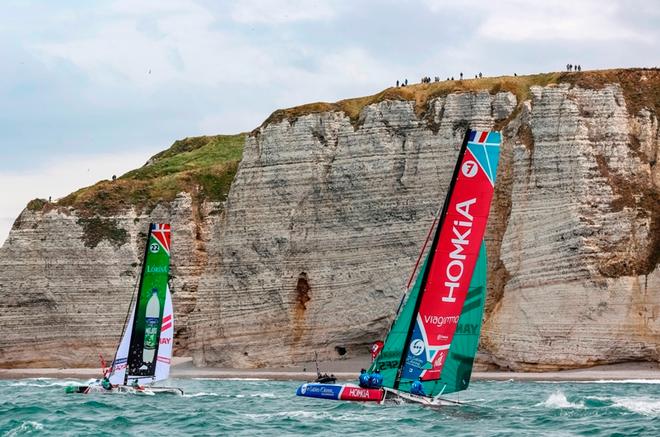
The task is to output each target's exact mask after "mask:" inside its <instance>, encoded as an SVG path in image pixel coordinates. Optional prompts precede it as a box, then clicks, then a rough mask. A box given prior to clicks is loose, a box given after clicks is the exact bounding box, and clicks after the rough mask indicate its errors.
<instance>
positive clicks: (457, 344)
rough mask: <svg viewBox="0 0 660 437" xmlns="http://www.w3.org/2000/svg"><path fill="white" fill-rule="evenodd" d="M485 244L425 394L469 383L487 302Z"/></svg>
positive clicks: (406, 384)
mask: <svg viewBox="0 0 660 437" xmlns="http://www.w3.org/2000/svg"><path fill="white" fill-rule="evenodd" d="M487 268H488V266H487V260H486V244H485V243H484V242H482V243H481V249H480V250H479V257H478V258H477V263H476V265H475V267H474V272H473V274H472V279H471V280H470V288H469V290H468V294H467V296H466V298H465V303H464V304H463V309H462V311H461V315H460V317H459V319H458V326H457V327H456V333H455V334H454V338H453V340H452V342H451V346H449V355H448V356H447V359H446V360H445V364H444V367H443V368H442V373H441V374H440V379H438V380H435V381H426V382H423V383H422V385H423V386H424V393H426V395H427V396H437V395H438V394H440V393H442V394H443V395H444V394H449V393H454V392H457V391H461V390H465V389H466V388H468V385H469V384H470V376H471V375H472V365H473V363H474V357H475V356H476V354H477V347H478V346H479V333H480V332H481V323H482V319H483V315H484V305H485V303H486V272H487ZM411 382H412V381H410V380H407V381H406V380H405V379H402V380H401V385H400V387H399V389H400V390H403V391H409V390H410V383H411Z"/></svg>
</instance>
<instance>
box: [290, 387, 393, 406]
mask: <svg viewBox="0 0 660 437" xmlns="http://www.w3.org/2000/svg"><path fill="white" fill-rule="evenodd" d="M383 394H384V391H383V389H380V388H362V387H358V386H357V385H352V384H321V383H313V382H310V383H307V384H303V385H301V386H300V387H298V390H297V391H296V396H304V397H308V398H318V399H332V400H336V401H358V402H380V401H382V400H383Z"/></svg>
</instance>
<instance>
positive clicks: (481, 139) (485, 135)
mask: <svg viewBox="0 0 660 437" xmlns="http://www.w3.org/2000/svg"><path fill="white" fill-rule="evenodd" d="M487 137H488V131H483V132H481V135H479V141H478V142H480V143H483V142H485V141H486V138H487Z"/></svg>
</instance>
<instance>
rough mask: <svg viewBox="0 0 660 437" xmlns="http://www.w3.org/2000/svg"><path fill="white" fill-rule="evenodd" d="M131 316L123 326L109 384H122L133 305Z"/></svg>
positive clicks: (129, 338) (132, 306)
mask: <svg viewBox="0 0 660 437" xmlns="http://www.w3.org/2000/svg"><path fill="white" fill-rule="evenodd" d="M130 314H131V316H130V318H129V319H128V323H127V324H126V326H124V336H123V337H122V338H121V342H120V343H119V347H118V348H117V352H116V353H115V359H114V361H113V362H112V365H111V368H110V377H109V379H110V383H111V384H119V385H123V384H124V376H125V375H126V369H127V367H128V348H129V346H130V345H131V331H132V327H133V317H135V305H134V304H133V305H131V312H130Z"/></svg>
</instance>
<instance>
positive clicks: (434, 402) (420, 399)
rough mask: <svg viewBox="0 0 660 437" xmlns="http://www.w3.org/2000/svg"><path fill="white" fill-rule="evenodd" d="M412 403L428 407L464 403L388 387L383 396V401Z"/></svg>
mask: <svg viewBox="0 0 660 437" xmlns="http://www.w3.org/2000/svg"><path fill="white" fill-rule="evenodd" d="M388 402H392V403H412V404H422V405H426V406H428V407H441V406H449V405H463V403H462V402H458V401H452V400H449V399H441V398H430V397H426V396H418V395H414V394H412V393H407V392H402V391H399V390H393V389H389V388H386V389H385V396H384V397H383V403H388Z"/></svg>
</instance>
